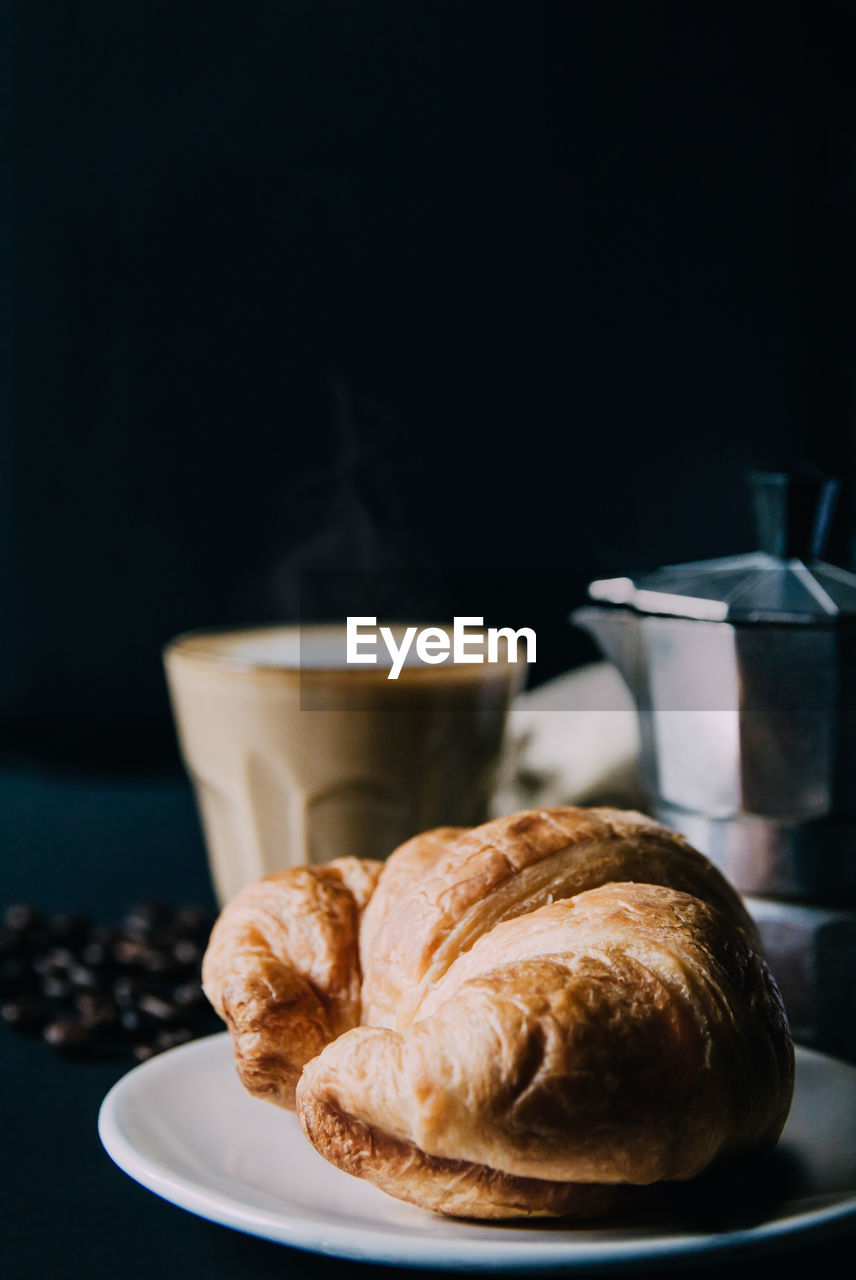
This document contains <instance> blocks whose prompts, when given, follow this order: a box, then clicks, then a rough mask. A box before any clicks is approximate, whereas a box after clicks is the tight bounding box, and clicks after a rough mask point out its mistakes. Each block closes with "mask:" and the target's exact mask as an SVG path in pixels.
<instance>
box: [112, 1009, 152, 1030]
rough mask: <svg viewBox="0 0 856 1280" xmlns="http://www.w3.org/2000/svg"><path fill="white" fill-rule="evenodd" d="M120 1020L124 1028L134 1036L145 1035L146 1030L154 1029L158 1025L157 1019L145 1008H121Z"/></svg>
mask: <svg viewBox="0 0 856 1280" xmlns="http://www.w3.org/2000/svg"><path fill="white" fill-rule="evenodd" d="M119 1022H120V1023H121V1024H122V1028H123V1030H125V1031H127V1032H128V1033H129V1035H132V1036H138V1035H140V1034H143V1035H144V1034H145V1033H146V1032H151V1031H153V1030H154V1028H155V1027H156V1026H157V1021H156V1019H154V1018H152V1017H151V1016H150V1015H149V1014H147V1013H146V1012H145V1011H144V1010H142V1009H137V1008H131V1009H122V1010H120V1012H119Z"/></svg>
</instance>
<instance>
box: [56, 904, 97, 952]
mask: <svg viewBox="0 0 856 1280" xmlns="http://www.w3.org/2000/svg"><path fill="white" fill-rule="evenodd" d="M90 927H91V924H90V920H89V917H88V916H85V915H84V914H83V913H82V912H81V911H65V912H60V914H59V915H55V916H51V917H50V919H49V920H48V923H47V932H48V936H49V937H50V938H52V939H53V940H54V941H55V942H60V943H63V944H64V945H65V946H67V947H76V946H80V944H81V943H83V942H85V940H86V938H87V936H88V934H89V930H90Z"/></svg>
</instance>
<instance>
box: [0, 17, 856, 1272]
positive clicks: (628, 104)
mask: <svg viewBox="0 0 856 1280" xmlns="http://www.w3.org/2000/svg"><path fill="white" fill-rule="evenodd" d="M0 15H2V19H3V29H2V37H0V60H2V67H0V71H2V75H0V130H2V134H3V141H4V146H3V147H2V148H0V166H2V168H0V765H2V767H0V904H3V903H8V902H12V901H15V900H16V899H31V900H33V901H35V902H37V903H38V904H39V905H40V906H42V907H43V908H44V909H45V910H49V911H59V910H66V911H67V910H70V909H74V908H82V909H85V910H87V911H88V912H90V914H91V915H92V916H93V917H94V918H95V919H99V920H102V921H110V920H116V919H118V918H119V916H120V914H121V913H122V912H123V911H124V910H126V909H127V907H128V906H129V904H130V903H131V902H132V901H134V900H135V899H137V898H147V897H166V898H168V899H170V900H171V901H172V902H173V903H180V902H185V901H188V900H194V899H196V900H201V901H205V902H208V903H209V904H210V905H212V906H213V900H212V898H211V887H210V884H209V882H208V879H207V873H206V868H205V859H204V852H203V849H202V843H201V839H200V834H199V829H198V824H197V822H196V818H195V814H194V811H193V807H192V801H191V797H190V793H189V790H188V787H187V785H186V782H185V781H184V779H183V777H182V775H181V773H180V771H179V764H178V758H177V753H176V749H175V743H174V737H173V732H172V728H171V725H170V720H169V710H168V704H167V698H166V690H165V686H164V681H163V675H162V671H161V665H160V650H161V647H162V645H163V644H164V642H165V641H166V640H168V639H169V638H170V637H171V636H173V635H175V634H176V633H178V632H180V631H182V630H185V629H187V628H191V627H197V626H204V625H209V624H210V625H215V624H221V623H236V622H240V621H248V620H259V621H261V620H266V619H275V618H292V617H295V616H296V615H297V613H298V612H299V611H300V609H301V607H302V606H301V599H300V591H299V585H300V582H301V580H302V576H305V575H306V572H307V571H308V572H309V573H310V574H312V573H320V574H321V575H322V576H323V575H324V574H328V573H330V572H333V573H334V574H340V575H344V576H345V578H347V577H348V575H351V579H352V581H353V582H356V583H357V584H359V582H360V581H361V580H362V578H361V575H364V574H366V573H367V572H369V571H372V570H377V569H380V570H382V571H383V572H384V573H388V572H391V573H392V578H391V579H390V580H391V581H393V582H394V583H396V584H398V585H400V586H401V594H400V597H399V598H398V600H397V601H395V602H393V605H392V609H393V611H394V610H395V609H396V608H397V609H400V610H401V611H407V612H411V613H412V612H413V611H414V609H415V608H416V607H417V606H418V605H420V604H422V603H423V601H421V600H419V599H417V600H416V601H414V593H415V594H416V596H417V597H418V596H419V592H420V591H421V589H422V587H423V586H424V584H426V583H428V582H429V581H430V583H431V589H430V592H427V594H426V596H425V601H429V599H430V604H431V609H432V612H436V610H437V608H439V607H440V605H445V607H446V609H447V611H448V612H449V613H452V612H458V613H478V612H480V611H481V610H482V608H484V610H485V613H486V614H488V615H489V621H491V622H494V621H496V622H498V623H500V624H508V623H513V624H515V625H518V626H520V625H528V626H534V627H535V628H536V630H537V632H538V640H539V658H538V664H537V667H536V676H535V678H536V679H537V680H543V679H546V678H547V677H548V676H550V675H551V674H555V673H557V672H559V671H561V670H563V669H565V668H566V667H567V666H569V665H572V664H573V663H575V662H578V661H580V660H582V659H583V658H585V657H586V656H591V653H592V652H593V651H592V650H591V649H590V648H588V647H587V643H588V642H587V641H586V640H585V639H584V638H583V637H582V635H574V633H572V632H571V630H570V628H569V627H568V625H567V613H568V611H569V609H570V608H572V607H573V606H574V605H575V604H576V603H578V602H579V601H580V600H581V599H582V598H583V595H584V589H585V584H586V582H587V581H588V580H590V579H591V578H592V577H594V576H598V575H605V574H612V573H622V572H624V571H626V570H628V569H631V568H634V567H638V568H643V567H653V566H655V565H658V564H661V563H665V562H669V561H672V562H674V561H682V560H686V559H690V558H697V557H698V558H700V557H706V556H713V555H722V554H728V553H732V552H738V551H743V550H746V549H749V548H750V547H751V546H752V545H753V539H754V532H753V528H752V523H751V520H750V516H749V509H748V505H747V503H746V495H745V492H744V490H745V484H744V478H743V477H744V474H745V472H746V470H747V469H748V468H750V467H759V466H760V467H767V466H779V465H781V464H782V463H791V462H793V461H795V460H797V459H803V460H805V461H808V462H810V463H813V464H815V465H816V466H819V467H821V468H823V469H825V470H826V471H828V472H832V473H835V474H840V475H842V476H843V477H844V480H845V488H844V492H843V495H842V501H841V505H840V509H839V513H838V520H837V524H836V526H835V528H834V530H833V539H832V545H831V547H830V551H829V558H830V559H835V560H837V561H839V562H840V563H849V564H851V565H852V564H853V558H854V554H856V548H854V543H853V524H854V521H853V511H854V506H853V484H852V481H853V478H854V474H856V444H854V386H856V381H854V357H853V350H854V346H853V338H854V333H853V323H852V315H851V306H850V300H851V298H852V296H853V284H854V271H853V266H854V261H853V258H854V248H853V245H854V234H853V233H854V217H853V214H854V199H856V102H854V98H856V94H854V82H853V71H852V67H853V50H854V34H856V32H854V6H853V4H850V3H844V2H842V3H835V2H834V0H802V2H801V3H796V2H795V0H775V2H773V0H771V2H770V3H758V2H750V3H746V2H745V0H742V2H741V3H734V2H730V0H726V2H723V0H719V2H717V3H712V2H710V3H709V2H708V0H693V2H692V3H686V0H675V2H674V3H654V2H652V0H552V2H540V3H539V2H536V0H490V2H483V0H454V3H451V2H448V0H430V2H423V0H389V2H388V3H375V2H373V0H339V2H338V3H325V2H324V0H275V2H274V0H270V2H268V0H254V2H253V3H251V4H243V5H237V4H235V5H227V4H224V3H222V2H220V0H208V2H207V3H200V4H189V3H184V2H178V3H176V0H171V2H170V3H162V2H159V0H150V2H149V3H140V2H139V0H120V2H118V3H117V2H116V0H109V2H107V0H102V2H101V3H65V4H60V3H57V2H55V0H54V2H51V0H45V2H44V3H31V2H30V0H0ZM408 575H409V576H408ZM438 602H439V603H438ZM316 603H317V602H312V604H311V608H309V609H306V610H305V611H306V612H312V609H314V608H315V607H316ZM302 604H303V606H305V605H306V602H305V601H303V602H302ZM318 607H319V608H320V606H318ZM326 607H327V609H328V611H329V610H330V609H331V608H332V606H331V604H330V601H329V600H328V601H327V602H326ZM427 607H428V604H427V603H425V608H426V609H427ZM0 1039H2V1045H0V1096H2V1099H3V1105H2V1109H0V1130H2V1134H3V1139H2V1144H0V1146H2V1154H1V1155H0V1184H2V1186H0V1204H2V1214H1V1215H0V1228H2V1235H3V1237H4V1239H3V1243H2V1246H0V1257H2V1260H3V1268H4V1274H6V1275H8V1276H9V1277H10V1278H11V1280H44V1277H46V1276H59V1277H62V1278H63V1280H66V1278H71V1277H81V1280H83V1277H85V1278H86V1280H97V1278H98V1277H101V1276H104V1277H110V1278H111V1280H114V1278H115V1277H117V1276H121V1277H123V1278H126V1280H132V1278H134V1280H135V1278H136V1277H140V1280H143V1278H144V1277H146V1278H148V1277H150V1276H151V1275H152V1274H153V1273H154V1272H155V1271H156V1272H157V1274H158V1275H159V1276H162V1277H164V1280H166V1278H167V1277H170V1278H171V1277H176V1278H178V1277H182V1278H184V1277H187V1276H201V1275H205V1276H206V1277H209V1276H210V1277H217V1278H220V1277H222V1278H223V1280H237V1277H247V1276H250V1275H252V1276H268V1275H270V1276H277V1277H279V1276H281V1275H282V1274H283V1271H284V1270H285V1271H288V1270H289V1269H295V1273H296V1274H299V1275H307V1276H322V1275H325V1274H328V1272H329V1271H330V1268H331V1266H332V1265H334V1264H330V1263H329V1262H328V1261H327V1260H325V1259H321V1258H314V1257H312V1256H310V1255H299V1254H293V1253H289V1252H287V1251H286V1252H283V1248H282V1247H281V1246H274V1245H271V1244H268V1243H266V1242H263V1241H254V1240H249V1239H246V1238H243V1237H241V1236H239V1235H238V1234H236V1233H234V1232H231V1231H228V1230H225V1229H223V1228H219V1227H216V1226H214V1225H212V1224H210V1223H207V1222H203V1221H201V1220H199V1219H197V1218H193V1217H191V1216H190V1215H189V1214H186V1213H183V1212H181V1211H180V1210H178V1209H176V1208H174V1207H173V1206H171V1205H168V1204H166V1203H165V1202H163V1201H161V1200H159V1199H157V1198H156V1197H154V1196H153V1195H151V1194H149V1193H148V1192H145V1191H143V1190H142V1189H141V1188H140V1187H138V1186H136V1185H135V1184H134V1183H132V1182H131V1181H130V1180H129V1179H128V1178H126V1177H124V1175H122V1174H121V1173H119V1172H118V1170H117V1169H115V1167H114V1166H113V1165H112V1164H111V1163H110V1161H109V1160H108V1158H107V1156H106V1155H105V1154H104V1152H103V1151H102V1150H101V1148H100V1145H99V1143H98V1139H97V1135H96V1127H95V1126H96V1117H97V1111H98V1105H99V1103H100V1100H101V1098H102V1097H103V1095H104V1093H105V1092H106V1090H107V1089H108V1088H109V1086H110V1085H111V1084H112V1083H113V1082H114V1081H115V1080H116V1079H118V1078H119V1076H120V1075H121V1074H122V1073H123V1072H124V1070H126V1069H127V1066H128V1063H125V1062H122V1063H109V1062H108V1063H103V1062H102V1063H97V1062H96V1063H85V1062H65V1061H61V1060H58V1059H57V1058H56V1057H55V1056H54V1055H53V1054H52V1052H51V1051H50V1050H49V1049H48V1048H47V1047H46V1046H45V1045H44V1044H41V1043H40V1042H39V1041H38V1039H31V1040H28V1039H24V1038H22V1037H18V1036H14V1035H13V1034H12V1033H11V1032H7V1031H6V1030H5V1028H4V1029H2V1036H0ZM800 1242H801V1245H802V1247H801V1249H799V1250H796V1249H792V1250H791V1253H792V1257H793V1262H794V1265H795V1266H797V1267H801V1268H802V1269H805V1270H808V1269H813V1270H815V1271H818V1272H822V1271H828V1270H832V1268H833V1266H834V1263H835V1259H834V1255H833V1253H832V1251H831V1248H829V1247H827V1248H826V1249H823V1248H818V1247H815V1248H810V1247H809V1242H806V1241H805V1240H803V1239H802V1238H801V1241H800ZM780 1266H781V1264H780V1262H779V1261H778V1259H776V1258H772V1259H769V1260H766V1261H764V1260H753V1261H746V1262H743V1263H739V1262H738V1264H737V1265H736V1266H735V1265H732V1268H731V1269H732V1273H733V1275H734V1276H735V1278H736V1277H749V1276H751V1277H752V1278H753V1280H764V1278H765V1277H768V1276H769V1277H772V1276H773V1275H778V1274H779V1273H780ZM340 1270H341V1272H342V1273H343V1274H344V1273H345V1272H346V1273H347V1274H348V1275H350V1276H356V1275H358V1274H360V1275H362V1274H365V1275H368V1274H377V1272H376V1270H375V1269H372V1270H371V1272H370V1269H369V1268H368V1267H359V1266H358V1265H356V1264H354V1265H353V1266H349V1267H347V1268H341V1269H340ZM411 1274H413V1273H411ZM673 1274H678V1273H677V1272H673Z"/></svg>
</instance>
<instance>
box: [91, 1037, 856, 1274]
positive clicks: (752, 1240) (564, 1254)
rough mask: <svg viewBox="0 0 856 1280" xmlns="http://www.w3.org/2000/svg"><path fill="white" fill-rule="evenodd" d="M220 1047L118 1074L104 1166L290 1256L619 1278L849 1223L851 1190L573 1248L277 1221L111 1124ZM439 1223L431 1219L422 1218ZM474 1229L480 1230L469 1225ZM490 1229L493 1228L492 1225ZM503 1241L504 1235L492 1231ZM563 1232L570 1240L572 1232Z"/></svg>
mask: <svg viewBox="0 0 856 1280" xmlns="http://www.w3.org/2000/svg"><path fill="white" fill-rule="evenodd" d="M228 1040H229V1033H228V1031H220V1032H215V1033H214V1034H213V1035H209V1036H203V1037H200V1038H199V1039H196V1040H193V1041H191V1042H190V1043H188V1044H183V1045H179V1046H177V1047H176V1048H173V1049H169V1050H167V1051H166V1052H165V1053H161V1054H159V1055H157V1057H155V1058H152V1059H150V1060H149V1061H148V1062H143V1063H140V1064H139V1065H138V1066H135V1067H133V1068H131V1070H130V1071H128V1072H126V1073H125V1074H124V1075H123V1076H122V1077H121V1078H120V1079H119V1080H117V1081H116V1083H115V1084H114V1085H113V1086H112V1087H111V1089H110V1090H109V1091H108V1092H107V1094H106V1095H105V1097H104V1099H103V1100H102V1102H101V1105H100V1108H99V1111H98V1126H97V1127H98V1136H99V1138H100V1140H101V1143H102V1145H103V1147H104V1149H105V1151H106V1152H107V1154H108V1156H109V1157H110V1159H111V1160H112V1161H113V1163H114V1164H115V1165H117V1167H118V1168H119V1169H121V1170H122V1172H123V1173H125V1174H126V1175H127V1176H128V1177H130V1178H131V1179H133V1181H135V1182H137V1183H139V1184H140V1185H141V1186H143V1187H145V1188H146V1189H147V1190H149V1191H151V1192H152V1193H153V1194H155V1195H158V1196H160V1197H161V1198H162V1199H164V1200H166V1201H168V1202H169V1203H171V1204H173V1205H176V1206H177V1207H179V1208H181V1209H184V1210H185V1211H187V1212H190V1213H193V1214H195V1215H196V1216H197V1217H201V1218H203V1219H205V1220H207V1221H209V1222H215V1223H217V1224H219V1225H221V1226H226V1227H230V1228H232V1229H233V1230H237V1231H240V1232H243V1233H244V1234H247V1235H253V1236H257V1237H259V1238H261V1239H267V1240H271V1241H273V1242H275V1243H279V1244H284V1245H287V1246H289V1247H291V1248H295V1249H300V1250H303V1251H306V1252H310V1253H317V1254H322V1255H325V1256H328V1257H336V1258H342V1259H347V1260H349V1261H354V1262H373V1263H376V1264H378V1265H389V1266H408V1267H427V1268H433V1269H437V1270H456V1271H466V1270H481V1269H483V1268H484V1267H485V1265H490V1266H491V1267H492V1268H493V1269H495V1270H498V1271H503V1272H510V1271H516V1270H526V1271H535V1270H538V1271H549V1270H556V1269H559V1268H561V1269H563V1270H569V1269H574V1268H586V1269H589V1270H591V1269H594V1268H598V1267H609V1268H611V1269H614V1270H617V1269H625V1270H626V1269H629V1268H631V1267H633V1266H642V1265H644V1264H646V1263H650V1262H651V1261H652V1260H654V1259H659V1260H661V1261H664V1262H665V1261H668V1260H674V1259H676V1258H680V1259H687V1260H689V1259H692V1258H693V1257H695V1256H698V1255H700V1254H704V1256H705V1257H706V1258H712V1257H713V1256H714V1255H716V1256H717V1257H719V1258H721V1257H722V1256H723V1254H728V1253H731V1254H740V1255H741V1256H744V1257H745V1256H749V1255H750V1254H754V1253H758V1252H762V1251H764V1252H767V1251H769V1252H773V1251H774V1250H775V1249H777V1248H785V1247H787V1245H788V1244H789V1243H791V1241H792V1238H793V1237H794V1236H799V1237H800V1238H801V1239H805V1240H806V1242H807V1241H808V1240H809V1238H810V1237H817V1235H818V1234H821V1233H822V1234H824V1235H827V1234H832V1233H833V1232H834V1231H835V1230H836V1229H839V1230H844V1229H845V1228H846V1226H847V1224H848V1222H849V1221H850V1220H851V1219H854V1218H856V1188H854V1190H853V1192H852V1194H850V1195H849V1196H845V1197H844V1198H843V1199H841V1198H839V1197H836V1199H835V1200H834V1201H833V1202H832V1203H828V1204H823V1205H820V1206H815V1207H814V1208H808V1209H805V1210H803V1211H800V1212H797V1213H795V1214H794V1215H793V1216H791V1217H789V1218H787V1219H785V1220H784V1221H778V1222H769V1221H766V1222H762V1223H756V1224H754V1225H752V1226H750V1227H741V1228H738V1229H735V1230H730V1231H724V1232H715V1233H712V1232H700V1233H686V1232H680V1231H678V1232H675V1233H674V1234H655V1235H654V1236H652V1237H651V1238H648V1239H646V1238H642V1239H639V1238H631V1239H628V1240H611V1241H609V1243H608V1244H607V1243H606V1242H603V1243H601V1242H598V1241H579V1240H577V1241H574V1240H571V1239H568V1237H567V1235H562V1236H561V1237H557V1239H556V1240H555V1242H554V1241H549V1240H548V1241H545V1240H543V1239H539V1240H538V1241H537V1242H536V1241H533V1240H532V1239H531V1237H530V1238H529V1239H528V1240H527V1235H528V1234H529V1231H528V1229H527V1231H526V1232H525V1233H523V1232H521V1237H520V1239H519V1240H515V1239H509V1238H508V1236H507V1235H505V1234H504V1235H503V1237H502V1238H501V1239H500V1238H497V1239H496V1240H493V1241H491V1240H485V1239H479V1240H466V1239H460V1238H456V1239H455V1240H454V1241H452V1240H443V1239H442V1238H441V1237H437V1238H434V1237H430V1236H428V1235H425V1234H420V1233H418V1232H416V1233H414V1234H410V1233H409V1232H408V1231H407V1230H406V1229H405V1230H402V1231H401V1232H390V1231H388V1230H386V1229H384V1228H382V1227H378V1226H370V1225H368V1226H367V1225H363V1224H360V1223H354V1222H353V1220H344V1219H343V1220H342V1221H340V1222H337V1221H335V1218H333V1217H327V1216H324V1215H321V1214H319V1213H317V1212H313V1211H312V1210H309V1209H306V1208H304V1207H303V1206H300V1208H299V1211H298V1212H297V1213H295V1212H294V1211H292V1212H291V1215H290V1217H289V1218H288V1219H287V1222H286V1221H283V1218H282V1216H281V1215H279V1214H276V1213H274V1212H272V1211H268V1210H264V1209H260V1208H257V1207H253V1206H251V1205H246V1204H243V1203H241V1202H240V1201H236V1200H235V1198H234V1197H231V1196H229V1195H228V1194H226V1193H225V1192H220V1191H217V1190H215V1189H214V1188H208V1187H204V1186H202V1185H201V1184H199V1183H197V1182H194V1180H193V1179H192V1178H189V1177H187V1176H186V1175H184V1174H182V1173H178V1172H174V1171H173V1172H170V1171H168V1170H167V1169H166V1168H165V1167H164V1166H163V1165H162V1164H161V1163H160V1162H158V1161H157V1160H156V1159H153V1158H152V1157H150V1156H149V1155H148V1154H146V1153H144V1152H141V1151H140V1150H139V1148H138V1147H136V1146H135V1145H134V1143H133V1142H132V1141H131V1140H130V1139H129V1138H128V1137H127V1136H126V1134H125V1133H124V1131H123V1128H122V1125H121V1121H120V1118H119V1117H120V1111H121V1108H122V1106H123V1104H124V1102H125V1101H126V1099H127V1098H128V1097H129V1096H133V1094H134V1092H135V1091H136V1090H137V1088H138V1087H139V1084H140V1081H141V1079H145V1080H147V1081H149V1080H150V1079H151V1078H152V1077H153V1076H155V1075H157V1074H168V1073H169V1071H171V1070H172V1069H174V1067H175V1064H176V1059H177V1058H178V1057H185V1056H186V1057H193V1056H200V1057H201V1056H203V1055H204V1054H212V1053H214V1054H216V1053H217V1052H219V1045H225V1044H226V1043H227V1042H228ZM795 1049H796V1055H797V1059H798V1060H799V1059H801V1058H802V1059H806V1060H811V1059H814V1060H816V1061H819V1062H821V1063H823V1064H825V1065H826V1066H827V1067H828V1068H829V1069H835V1070H837V1071H844V1072H847V1073H851V1074H852V1075H853V1076H854V1078H855V1079H854V1084H856V1065H854V1064H852V1063H850V1062H847V1061H845V1060H843V1059H840V1058H835V1057H833V1056H831V1055H830V1054H826V1053H823V1052H821V1051H820V1050H817V1049H813V1048H809V1047H808V1046H803V1045H796V1046H795ZM288 1205H289V1202H288V1201H283V1212H284V1213H288ZM438 1216H440V1215H434V1214H431V1215H430V1217H431V1218H436V1217H438ZM478 1225H479V1226H480V1227H484V1226H485V1225H486V1224H484V1223H480V1224H478ZM497 1225H498V1226H499V1225H500V1224H497ZM500 1229H502V1230H503V1231H504V1232H509V1231H513V1230H514V1228H513V1226H511V1227H510V1226H508V1224H502V1225H501V1227H500ZM568 1231H573V1228H572V1227H569V1228H568Z"/></svg>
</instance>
